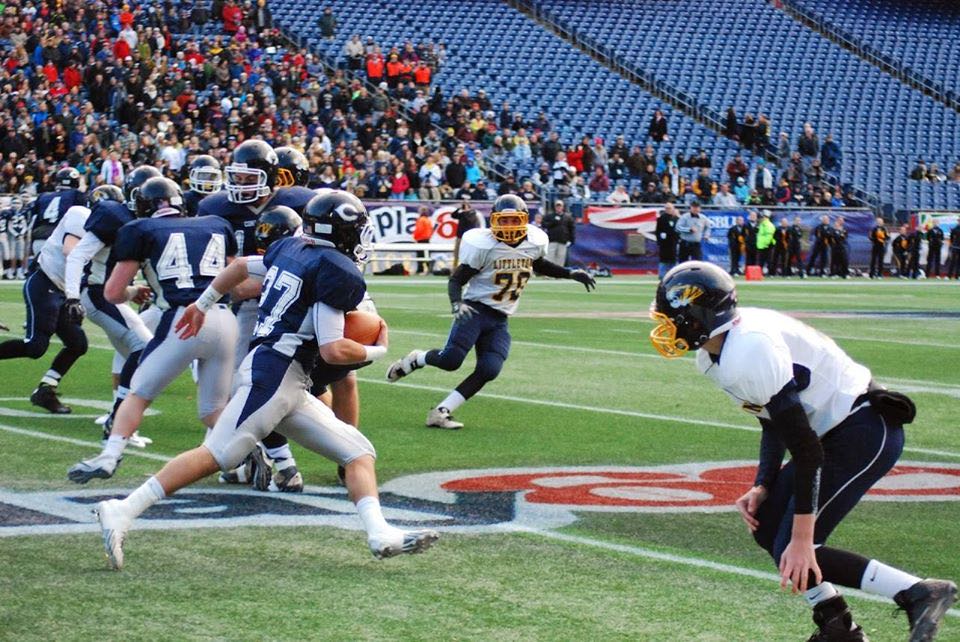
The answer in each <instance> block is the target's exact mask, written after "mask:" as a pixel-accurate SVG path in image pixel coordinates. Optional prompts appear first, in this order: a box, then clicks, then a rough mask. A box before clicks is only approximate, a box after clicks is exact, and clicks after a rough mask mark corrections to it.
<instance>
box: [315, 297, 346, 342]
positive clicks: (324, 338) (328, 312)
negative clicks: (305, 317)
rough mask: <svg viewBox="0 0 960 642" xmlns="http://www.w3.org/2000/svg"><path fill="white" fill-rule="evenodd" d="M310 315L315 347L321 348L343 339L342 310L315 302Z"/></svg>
mask: <svg viewBox="0 0 960 642" xmlns="http://www.w3.org/2000/svg"><path fill="white" fill-rule="evenodd" d="M312 314H313V327H314V329H315V332H316V335H317V345H321V346H323V345H326V344H328V343H333V342H334V341H338V340H340V339H342V338H343V323H344V320H343V319H344V315H343V311H342V310H338V309H336V308H332V307H330V306H329V305H327V304H326V303H323V302H321V301H317V302H316V303H314V304H313V310H312Z"/></svg>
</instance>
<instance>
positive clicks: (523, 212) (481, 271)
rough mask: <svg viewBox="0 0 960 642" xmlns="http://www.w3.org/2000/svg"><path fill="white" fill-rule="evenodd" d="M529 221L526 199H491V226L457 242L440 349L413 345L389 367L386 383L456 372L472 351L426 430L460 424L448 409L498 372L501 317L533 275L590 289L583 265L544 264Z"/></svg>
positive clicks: (505, 341) (506, 334)
mask: <svg viewBox="0 0 960 642" xmlns="http://www.w3.org/2000/svg"><path fill="white" fill-rule="evenodd" d="M528 219H529V212H528V210H527V204H526V202H525V201H524V200H523V199H521V198H520V197H519V196H515V195H513V194H505V195H503V196H501V197H499V198H498V199H497V200H496V201H495V202H494V204H493V209H492V212H491V214H490V227H489V229H482V228H476V229H472V230H470V231H469V232H467V233H466V234H465V235H464V236H463V240H462V241H461V243H460V257H459V259H460V264H459V265H458V266H457V268H456V270H454V272H453V274H452V275H451V276H450V281H449V283H448V286H447V292H448V294H449V296H450V305H451V306H452V308H453V316H454V321H453V327H452V328H451V329H450V336H449V337H448V338H447V345H446V346H445V347H444V348H443V349H442V350H437V349H434V350H430V351H424V350H414V351H413V352H411V353H410V354H408V355H407V356H405V357H404V358H403V359H400V360H399V361H396V362H394V363H393V364H392V365H391V366H390V368H389V369H388V370H387V380H388V381H391V382H393V381H397V380H399V379H400V378H402V377H405V376H407V375H408V374H410V373H411V372H413V371H414V370H417V369H418V368H422V367H424V366H427V365H429V366H434V367H436V368H441V369H443V370H457V369H458V368H459V367H460V365H461V364H462V363H463V360H464V358H466V356H467V353H468V352H470V349H471V348H475V349H476V352H477V365H476V368H474V370H473V372H472V373H471V374H470V375H469V376H468V377H467V378H466V379H464V380H463V381H462V382H461V383H460V385H458V386H457V387H456V388H455V389H454V390H453V392H451V393H450V394H449V395H447V398H446V399H444V400H443V401H441V402H440V404H439V405H437V406H436V407H434V408H433V409H432V410H430V412H429V414H428V415H427V427H429V428H446V429H450V430H456V429H459V428H462V427H463V424H462V423H460V422H458V421H455V420H454V419H453V417H452V413H453V412H454V411H455V410H456V409H457V408H459V407H460V406H461V405H463V403H464V402H465V401H466V400H467V399H469V398H470V397H472V396H473V395H475V394H477V393H478V392H479V391H480V389H481V388H483V386H484V385H485V384H486V383H487V382H489V381H493V380H494V379H496V378H497V375H498V374H500V369H501V368H503V362H504V361H506V359H507V355H508V354H509V352H510V331H509V330H508V329H507V319H508V318H509V316H510V315H511V314H513V313H514V312H515V311H516V309H517V305H518V302H519V300H520V295H521V294H522V293H523V288H524V287H526V285H527V281H529V280H530V277H531V276H533V274H542V275H544V276H550V277H554V278H558V279H573V280H575V281H577V282H579V283H582V284H583V285H584V287H586V289H587V292H589V291H590V290H592V289H593V288H594V287H595V286H596V282H595V281H594V279H593V277H592V276H590V275H589V274H588V273H587V272H585V271H584V270H568V269H567V268H564V267H561V266H559V265H556V264H555V263H551V262H550V261H547V260H546V259H545V258H544V255H545V253H546V248H547V235H546V234H545V233H544V232H543V231H542V230H540V229H539V228H537V227H534V226H532V225H528V224H527V221H528ZM464 286H466V287H467V289H466V292H464V291H463V287H464Z"/></svg>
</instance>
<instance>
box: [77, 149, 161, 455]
mask: <svg viewBox="0 0 960 642" xmlns="http://www.w3.org/2000/svg"><path fill="white" fill-rule="evenodd" d="M159 175H160V172H159V171H157V170H156V169H155V168H153V167H149V166H145V167H138V168H136V169H135V170H133V171H132V172H130V174H128V175H127V181H126V184H125V188H126V189H127V190H128V192H129V191H132V190H135V189H136V190H138V189H139V188H140V186H141V185H143V183H144V182H145V181H146V180H147V179H149V178H152V177H154V176H159ZM126 200H127V197H126V196H125V195H124V193H123V192H122V191H121V190H120V188H119V187H116V186H114V185H101V186H100V187H97V188H96V189H94V190H93V192H91V194H90V217H89V218H88V219H87V222H86V224H85V225H84V228H83V229H84V235H83V238H81V239H80V242H79V243H77V245H76V247H75V248H74V249H73V251H72V252H71V253H70V256H68V257H67V267H66V277H65V294H66V297H67V301H66V306H67V313H68V314H70V315H72V318H73V319H75V320H79V319H82V318H83V317H84V315H86V316H87V318H89V319H90V320H91V321H93V322H94V323H95V324H96V325H98V326H100V328H102V329H103V331H104V333H105V334H106V335H107V339H109V341H110V344H111V345H112V346H113V348H114V350H116V352H117V353H118V354H119V355H120V357H121V359H120V361H119V363H122V366H121V368H120V371H119V372H118V373H114V380H113V389H114V408H113V412H111V414H110V416H108V418H107V421H106V422H105V423H104V435H105V437H108V436H109V435H110V422H111V420H112V415H113V413H115V412H116V409H117V408H118V407H119V405H120V403H121V402H122V401H123V399H124V398H125V397H126V396H127V392H128V391H129V389H130V381H131V379H132V378H133V373H134V371H135V370H136V368H137V363H138V362H139V360H140V354H141V352H142V351H143V349H144V348H145V347H146V345H147V342H149V341H150V339H151V338H153V333H152V332H151V331H150V330H148V329H147V326H146V325H145V324H144V322H143V319H141V318H140V316H139V315H137V313H136V312H134V311H133V308H131V307H130V305H129V304H127V303H121V304H120V305H114V304H113V303H110V302H109V301H107V300H106V299H105V298H104V296H103V287H104V284H105V283H106V282H107V280H108V278H109V277H110V271H111V270H112V269H113V262H112V261H110V250H111V248H112V247H113V244H114V242H115V241H116V238H117V233H118V232H119V231H120V228H121V227H123V226H124V225H125V224H126V223H129V222H130V221H132V220H134V214H133V212H131V211H130V209H129V208H128V207H127V205H126ZM87 265H89V266H90V269H89V270H88V271H86V273H85V270H86V267H87ZM130 288H132V289H129V294H130V296H129V299H130V301H133V302H134V303H144V302H146V301H147V300H148V299H149V297H150V295H151V290H150V288H149V287H146V286H140V287H135V286H130ZM139 439H140V438H139V436H138V437H137V445H145V444H144V443H143V442H140V441H139Z"/></svg>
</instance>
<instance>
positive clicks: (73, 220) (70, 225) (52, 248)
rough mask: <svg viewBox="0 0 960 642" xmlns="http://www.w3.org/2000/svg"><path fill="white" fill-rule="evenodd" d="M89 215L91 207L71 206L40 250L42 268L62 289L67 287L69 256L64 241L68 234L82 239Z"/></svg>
mask: <svg viewBox="0 0 960 642" xmlns="http://www.w3.org/2000/svg"><path fill="white" fill-rule="evenodd" d="M89 216H90V209H89V208H87V207H84V206H82V205H73V206H71V207H70V209H68V210H67V213H66V214H64V215H63V218H62V219H60V222H59V223H57V226H56V227H55V228H53V231H52V232H50V236H49V237H48V238H47V239H46V241H45V242H44V244H43V249H42V250H40V259H39V262H40V268H41V269H42V270H43V271H44V273H46V275H47V276H48V277H50V280H51V281H53V282H54V284H56V286H57V287H58V288H60V289H61V290H64V289H65V285H64V278H65V277H64V273H65V272H66V267H67V257H65V256H64V255H63V241H64V239H65V238H66V237H67V236H75V237H77V240H79V239H82V238H83V235H84V231H83V225H84V223H86V222H87V217H89Z"/></svg>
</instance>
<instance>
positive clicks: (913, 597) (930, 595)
mask: <svg viewBox="0 0 960 642" xmlns="http://www.w3.org/2000/svg"><path fill="white" fill-rule="evenodd" d="M893 601H894V602H896V603H897V606H899V607H900V608H901V609H903V610H904V611H906V612H907V619H908V620H909V621H910V642H927V641H928V640H932V639H933V638H934V637H935V636H936V635H937V629H938V628H940V620H941V619H942V618H943V616H944V614H946V612H947V609H949V608H950V606H951V605H952V604H953V603H954V602H956V601H957V585H956V584H954V583H953V582H950V581H947V580H921V581H920V582H917V583H916V584H914V585H913V586H911V587H910V588H908V589H906V590H903V591H900V592H899V593H897V594H896V595H895V596H893Z"/></svg>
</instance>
